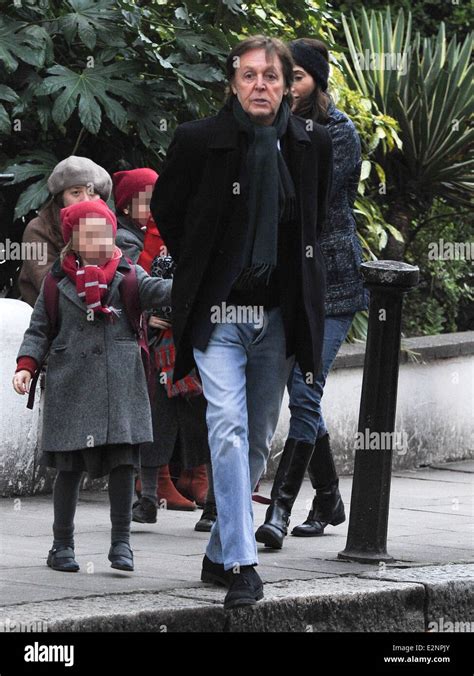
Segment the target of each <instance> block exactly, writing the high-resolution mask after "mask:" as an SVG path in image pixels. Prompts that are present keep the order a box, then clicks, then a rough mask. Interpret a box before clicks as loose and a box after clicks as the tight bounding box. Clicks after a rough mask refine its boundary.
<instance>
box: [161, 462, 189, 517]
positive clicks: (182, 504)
mask: <svg viewBox="0 0 474 676" xmlns="http://www.w3.org/2000/svg"><path fill="white" fill-rule="evenodd" d="M157 492H158V507H161V509H175V510H179V511H182V512H192V511H194V510H195V509H196V505H195V504H194V502H191V500H187V499H186V498H185V497H184V496H183V495H181V493H179V492H178V491H177V490H176V488H175V485H174V483H173V482H172V481H171V476H170V470H169V467H168V465H163V466H162V467H160V468H159V470H158V483H157Z"/></svg>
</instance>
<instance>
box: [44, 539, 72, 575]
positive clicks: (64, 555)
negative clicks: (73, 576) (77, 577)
mask: <svg viewBox="0 0 474 676" xmlns="http://www.w3.org/2000/svg"><path fill="white" fill-rule="evenodd" d="M46 563H47V565H48V566H49V567H50V568H52V569H53V570H60V571H62V572H63V573H77V571H78V570H79V564H78V563H77V561H76V559H75V555H74V549H73V548H72V547H68V546H67V545H59V547H54V548H53V549H50V550H49V552H48V559H47V561H46Z"/></svg>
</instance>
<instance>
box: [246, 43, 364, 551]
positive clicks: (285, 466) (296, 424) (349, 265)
mask: <svg viewBox="0 0 474 676" xmlns="http://www.w3.org/2000/svg"><path fill="white" fill-rule="evenodd" d="M290 49H291V52H292V56H293V59H294V61H295V64H296V65H295V68H294V78H295V79H294V83H293V88H292V94H293V99H294V105H293V112H294V113H296V114H297V115H300V116H301V117H304V118H305V119H306V120H307V122H308V121H313V122H318V123H319V124H324V125H325V127H326V129H327V130H328V131H329V133H330V135H331V139H332V144H333V153H334V164H333V182H332V190H331V196H330V200H329V205H328V223H327V227H326V230H325V231H324V232H323V235H322V237H321V240H320V245H321V250H322V252H323V255H324V260H325V263H326V300H325V312H326V318H325V323H324V343H323V353H322V367H321V370H320V372H319V373H318V375H317V377H316V379H315V381H314V383H308V381H307V380H305V379H304V378H303V375H302V373H301V370H300V368H299V367H298V365H295V367H294V369H293V371H292V373H291V375H290V378H289V381H288V391H289V394H290V411H291V419H290V430H289V434H288V439H287V441H286V444H285V448H284V450H283V454H282V457H281V459H280V463H279V466H278V470H277V473H276V476H275V481H274V483H273V488H272V494H271V499H272V500H271V504H270V506H269V508H268V510H267V514H266V518H265V523H264V524H263V525H262V526H260V528H259V529H258V530H257V533H256V538H257V541H258V542H262V543H263V544H265V545H266V546H267V547H272V548H275V549H280V548H281V547H282V544H283V539H284V537H285V535H286V533H287V529H288V524H289V517H290V513H291V509H292V507H293V503H294V501H295V499H296V497H297V495H298V492H299V489H300V487H301V483H302V481H303V478H304V474H305V471H306V468H308V473H309V476H310V479H311V482H312V485H313V487H314V488H315V489H316V496H315V498H314V500H313V505H312V508H311V510H310V512H309V514H308V518H307V520H306V522H305V523H304V524H303V525H301V526H297V527H296V528H294V529H293V531H292V534H293V535H297V536H306V537H307V536H314V535H323V534H324V529H325V527H326V526H327V525H328V524H331V525H333V526H336V525H338V524H340V523H342V522H343V521H344V520H345V513H344V505H343V502H342V499H341V495H340V493H339V488H338V485H339V480H338V477H337V473H336V468H335V466H334V460H333V457H332V453H331V448H330V444H329V434H328V430H327V428H326V425H325V422H324V418H323V416H322V413H321V398H322V396H323V390H324V385H325V382H326V378H327V375H328V372H329V370H330V368H331V365H332V363H333V361H334V359H335V357H336V354H337V352H338V350H339V348H340V346H341V344H342V343H343V341H344V339H345V338H346V336H347V333H348V331H349V329H350V326H351V323H352V319H353V317H354V314H355V313H356V312H357V311H358V310H364V309H366V308H367V296H366V294H367V292H366V291H365V289H364V287H363V284H362V279H361V276H360V274H359V266H360V263H361V260H362V251H361V246H360V244H359V240H358V238H357V233H356V226H355V220H354V216H353V213H352V208H353V205H354V200H355V197H356V194H357V186H358V184H359V177H360V167H361V156H360V141H359V137H358V134H357V131H356V129H355V127H354V124H353V123H352V121H351V120H350V119H349V118H348V117H347V116H346V115H344V113H342V112H341V111H340V110H338V109H337V108H336V107H335V105H334V103H333V101H332V100H331V99H330V97H329V96H328V94H327V93H326V91H327V87H328V76H329V53H328V50H327V48H326V46H325V45H324V43H322V42H321V41H319V40H313V39H300V40H295V41H294V42H292V43H290ZM313 449H314V450H313ZM308 461H309V464H308Z"/></svg>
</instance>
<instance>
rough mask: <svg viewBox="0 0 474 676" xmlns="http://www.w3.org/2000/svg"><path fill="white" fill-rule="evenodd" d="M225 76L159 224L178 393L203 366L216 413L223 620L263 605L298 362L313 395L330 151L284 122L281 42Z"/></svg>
mask: <svg viewBox="0 0 474 676" xmlns="http://www.w3.org/2000/svg"><path fill="white" fill-rule="evenodd" d="M227 76H228V80H229V92H228V97H227V101H226V104H225V105H224V107H223V108H222V110H221V111H220V112H219V113H218V114H217V115H216V116H213V117H209V118H206V119H204V120H198V121H194V122H187V123H185V124H182V125H180V126H179V127H178V129H177V130H176V133H175V136H174V138H173V141H172V143H171V145H170V147H169V150H168V155H167V158H166V162H165V165H164V168H163V171H162V173H161V175H160V178H159V180H158V181H157V183H156V186H155V190H154V193H153V196H152V201H151V211H152V214H153V217H154V219H155V221H156V223H157V225H158V228H159V230H160V233H161V235H162V237H163V239H164V241H165V244H166V246H167V247H168V249H169V251H170V253H171V255H172V256H173V258H174V260H175V261H176V263H177V268H176V273H175V276H174V281H173V290H172V306H173V331H174V338H175V344H176V349H177V353H176V364H175V369H174V380H177V379H178V378H182V377H183V376H184V375H186V374H187V373H188V372H189V371H190V370H191V369H192V368H193V366H194V365H195V364H196V365H197V367H198V369H199V373H200V375H201V379H202V383H203V389H204V394H205V397H206V399H207V402H208V405H207V425H208V431H209V445H210V448H211V457H212V467H213V476H214V485H215V495H216V503H217V512H218V519H217V522H216V524H215V526H214V528H213V530H212V532H211V537H210V540H209V544H208V547H207V550H206V556H205V557H204V561H203V570H202V576H201V578H202V579H203V580H205V581H214V582H218V583H221V584H225V585H226V586H229V591H228V593H227V596H226V600H225V603H224V607H225V608H227V609H228V608H232V607H236V606H241V605H248V604H253V603H255V602H256V601H257V600H259V599H260V598H262V597H263V590H262V582H261V580H260V578H259V576H258V574H257V573H256V571H255V569H254V566H255V565H256V564H257V562H258V560H257V550H256V542H255V538H254V533H253V516H252V502H251V496H252V490H253V489H254V488H255V486H256V484H257V482H258V480H259V479H260V476H261V474H262V473H263V471H264V469H265V465H266V460H267V458H268V454H269V450H270V442H271V438H272V436H273V433H274V431H275V428H276V425H277V422H278V417H279V412H280V407H281V401H282V398H283V393H284V389H285V385H286V382H287V378H288V375H289V372H290V369H291V366H292V365H293V363H294V359H295V358H296V360H297V361H298V363H299V365H300V367H301V370H302V372H303V373H304V374H305V377H306V379H307V382H312V381H313V378H314V374H315V372H317V370H318V368H319V364H320V357H321V347H322V340H323V331H324V291H325V288H324V287H325V276H324V262H323V258H322V255H321V251H320V248H319V244H318V239H319V236H320V234H321V231H322V229H323V227H324V221H325V216H326V208H327V199H328V193H329V189H330V182H331V171H332V146H331V140H330V137H329V134H328V133H327V131H326V130H325V129H324V128H323V127H321V126H319V125H317V124H313V123H309V124H308V123H307V122H306V121H305V120H302V119H300V118H297V117H295V116H293V115H291V113H290V107H289V99H290V96H291V95H290V87H291V84H292V79H293V62H292V58H291V54H290V52H289V51H288V48H287V47H286V46H285V45H284V44H283V43H282V42H281V41H279V40H276V39H274V38H266V37H264V36H256V37H251V38H248V39H246V40H244V41H242V42H240V43H238V44H237V45H236V46H235V47H234V49H233V50H232V52H231V54H230V55H229V57H228V59H227Z"/></svg>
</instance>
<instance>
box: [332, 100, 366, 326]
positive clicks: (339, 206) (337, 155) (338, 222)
mask: <svg viewBox="0 0 474 676" xmlns="http://www.w3.org/2000/svg"><path fill="white" fill-rule="evenodd" d="M328 115H329V119H328V122H327V124H326V129H327V130H328V132H329V133H330V135H331V139H332V147H333V154H334V171H333V183H332V190H331V197H330V199H329V207H328V218H327V221H328V222H327V228H326V231H325V232H324V233H323V236H322V237H321V242H320V244H321V250H322V252H323V255H324V261H325V263H326V314H327V315H344V314H352V313H353V312H357V311H358V310H365V309H366V308H367V301H368V292H367V290H366V289H365V288H364V285H363V282H362V277H361V274H360V271H359V268H360V264H361V262H362V249H361V246H360V243H359V238H358V237H357V232H356V223H355V220H354V214H353V211H352V209H353V207H354V200H355V198H356V196H357V187H358V185H359V178H360V169H361V164H362V162H361V154H360V141H359V135H358V134H357V131H356V128H355V127H354V124H353V122H352V121H351V120H350V119H349V118H348V117H347V115H344V113H342V112H341V111H340V110H338V109H337V108H336V107H335V105H334V104H333V103H331V105H330V106H329V108H328Z"/></svg>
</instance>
